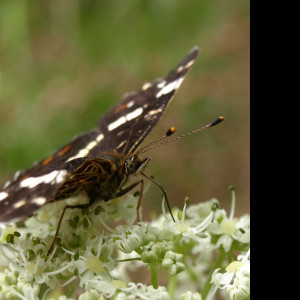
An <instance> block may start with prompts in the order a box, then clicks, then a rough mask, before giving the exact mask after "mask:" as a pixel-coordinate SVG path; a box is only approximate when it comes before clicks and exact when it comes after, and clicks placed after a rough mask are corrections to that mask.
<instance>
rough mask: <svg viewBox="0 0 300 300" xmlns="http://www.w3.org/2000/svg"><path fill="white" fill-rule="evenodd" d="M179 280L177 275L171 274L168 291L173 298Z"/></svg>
mask: <svg viewBox="0 0 300 300" xmlns="http://www.w3.org/2000/svg"><path fill="white" fill-rule="evenodd" d="M177 281H178V280H177V277H176V276H170V280H169V285H168V293H169V295H170V298H171V299H174V295H175V291H176V286H177Z"/></svg>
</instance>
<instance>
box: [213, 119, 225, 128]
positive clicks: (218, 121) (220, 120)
mask: <svg viewBox="0 0 300 300" xmlns="http://www.w3.org/2000/svg"><path fill="white" fill-rule="evenodd" d="M224 120H225V118H224V117H219V118H217V119H216V120H214V121H213V122H211V123H210V127H212V126H215V125H217V124H219V123H221V122H222V121H224Z"/></svg>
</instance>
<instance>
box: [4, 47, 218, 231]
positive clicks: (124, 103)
mask: <svg viewBox="0 0 300 300" xmlns="http://www.w3.org/2000/svg"><path fill="white" fill-rule="evenodd" d="M198 55H199V48H198V47H197V46H196V47H194V48H192V49H191V50H190V51H189V52H188V54H187V55H186V57H184V58H183V59H182V60H181V62H180V63H179V64H178V66H177V67H176V68H175V69H173V70H172V71H171V72H170V73H169V74H168V75H167V76H166V77H164V78H160V79H156V80H154V81H152V82H146V83H145V84H144V85H143V86H142V87H141V88H140V89H139V90H138V91H135V92H129V93H126V94H125V95H124V96H123V97H122V99H121V101H120V103H119V104H117V105H116V106H115V107H113V108H112V109H111V110H110V111H108V112H107V113H106V114H105V115H104V116H103V117H102V118H100V120H99V121H98V125H97V127H96V128H93V129H91V130H90V131H88V132H86V133H84V134H81V135H78V136H76V137H75V138H73V140H71V141H70V142H69V143H68V144H66V145H65V146H63V147H62V148H60V149H58V150H57V151H56V152H54V153H53V155H51V156H50V157H47V158H46V159H43V160H41V161H39V162H38V163H36V164H35V165H33V166H32V167H31V168H29V169H27V170H24V171H21V172H18V173H16V174H15V177H14V180H13V181H12V182H10V183H9V184H7V185H6V186H5V188H4V189H3V190H1V191H0V223H7V222H15V221H18V220H21V219H24V218H26V217H27V216H29V215H31V214H33V213H34V212H35V211H36V210H37V209H39V208H40V207H42V206H44V205H46V204H47V203H51V202H55V201H59V200H63V199H66V198H69V197H71V196H75V195H77V194H79V193H85V194H86V195H87V197H88V199H89V200H88V202H87V203H85V204H78V205H72V206H71V205H66V206H65V208H64V210H63V212H62V215H61V217H60V219H59V223H58V228H59V226H60V224H61V222H62V218H63V214H64V212H65V210H66V209H68V208H85V207H89V206H90V205H92V204H93V203H95V202H96V201H98V200H104V201H109V200H110V199H114V198H116V197H119V196H122V195H124V194H125V193H127V192H129V191H130V190H132V189H133V188H134V187H136V186H137V185H140V192H141V193H140V198H139V201H138V207H137V211H138V209H139V206H140V202H141V201H140V200H141V197H142V192H143V182H144V181H143V179H139V180H136V181H135V182H134V183H132V184H128V182H129V178H130V177H132V176H137V175H142V176H144V177H146V178H148V179H149V180H151V181H153V182H155V181H154V179H152V178H151V177H149V176H148V175H146V174H145V173H144V171H145V169H146V167H147V165H148V164H149V161H150V158H149V157H146V158H140V154H141V153H143V152H146V150H148V149H149V148H151V144H149V145H148V146H146V147H144V148H139V147H140V145H141V143H142V142H143V141H144V139H145V138H146V137H147V136H148V135H149V133H150V132H151V131H152V129H153V128H154V127H155V126H156V124H157V122H158V121H159V120H160V118H161V117H162V115H163V113H164V112H165V110H166V108H167V106H168V105H169V103H170V101H171V100H172V98H173V96H174V95H175V93H176V91H177V90H178V88H179V87H180V85H181V84H182V82H183V80H184V78H185V77H186V75H187V73H188V72H189V70H190V69H191V67H192V66H193V65H194V63H195V61H196V59H197V57H198ZM220 120H221V119H219V121H220ZM219 121H217V122H215V123H218V122H219ZM215 123H211V124H210V125H211V126H213V125H215ZM167 135H169V134H167ZM155 183H156V184H158V183H157V182H155ZM158 186H159V187H160V188H161V190H162V192H163V193H164V195H165V197H166V193H165V191H164V190H163V188H162V187H161V186H160V185H159V184H158ZM57 234H58V231H57ZM57 234H56V235H57Z"/></svg>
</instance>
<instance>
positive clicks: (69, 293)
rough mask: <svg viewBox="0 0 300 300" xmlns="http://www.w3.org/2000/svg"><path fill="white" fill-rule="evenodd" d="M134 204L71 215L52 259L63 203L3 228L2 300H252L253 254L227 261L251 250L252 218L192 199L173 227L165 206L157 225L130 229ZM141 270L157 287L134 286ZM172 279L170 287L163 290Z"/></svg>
mask: <svg viewBox="0 0 300 300" xmlns="http://www.w3.org/2000/svg"><path fill="white" fill-rule="evenodd" d="M68 201H69V202H71V203H73V202H75V201H76V200H75V199H69V200H68ZM163 201H164V200H163ZM134 203H136V198H135V197H133V196H126V197H125V199H115V200H113V201H109V202H107V203H100V204H99V203H97V207H96V208H93V207H91V208H89V210H88V211H80V210H75V209H74V210H70V211H67V212H66V214H65V219H64V220H63V222H62V225H61V230H60V236H59V238H60V240H59V241H58V244H57V245H56V246H55V248H54V250H53V252H52V253H51V255H50V256H47V251H48V249H49V246H50V244H51V242H52V237H53V234H54V232H55V229H56V224H57V221H58V220H57V218H58V216H59V212H60V211H61V209H62V207H63V206H64V205H65V204H64V203H63V202H62V203H58V204H56V205H55V206H52V207H51V205H47V206H45V207H44V208H42V209H40V210H39V211H38V213H37V215H36V216H34V217H31V218H28V219H27V220H26V221H25V222H24V223H23V224H22V226H17V224H8V225H7V226H2V227H0V299H2V298H4V299H22V300H25V299H26V300H28V299H29V300H38V299H48V298H47V297H48V296H49V297H50V298H51V299H52V295H55V297H56V298H57V299H59V300H71V299H74V298H72V297H73V296H74V295H78V299H79V300H94V299H112V300H116V299H117V300H122V299H129V300H130V299H180V300H185V299H191V300H202V299H203V300H204V299H209V297H210V296H211V295H213V293H214V292H215V291H216V290H217V289H218V288H220V289H223V290H225V291H226V292H227V293H228V294H229V295H230V297H231V299H244V298H243V297H248V296H249V295H250V268H249V255H250V254H249V253H250V252H248V253H247V254H246V255H245V256H241V255H240V256H238V257H237V259H236V260H235V261H231V262H230V263H229V260H228V259H232V257H233V256H234V253H236V251H239V252H240V253H243V251H244V249H245V248H246V247H247V248H249V232H250V229H249V220H250V217H249V216H242V217H241V218H234V213H233V211H234V209H232V212H231V213H230V215H229V217H227V216H226V212H225V211H224V210H222V209H219V207H218V201H217V200H216V199H212V200H211V201H208V202H205V203H200V204H197V205H188V199H186V200H185V202H184V206H183V209H182V210H177V213H174V216H175V222H174V221H173V220H171V219H170V218H169V217H168V215H167V213H166V211H165V210H164V206H163V213H162V215H161V216H159V217H158V218H157V219H156V220H153V221H152V222H150V223H147V222H140V223H139V224H137V225H132V222H133V220H134V218H135V217H134V216H135V215H136V206H135V205H133V204H134ZM233 206H234V205H233ZM129 215H131V216H130V217H128V216H129ZM122 216H126V220H125V221H124V222H122V224H123V225H117V226H116V225H115V223H114V222H115V221H117V222H119V224H120V218H121V217H122ZM127 217H128V218H127ZM216 237H217V239H216ZM228 241H229V242H228ZM234 241H235V242H237V244H236V245H235V248H234V251H235V252H234V253H233V252H232V250H231V248H232V247H231V245H232V243H233V242H234ZM220 247H224V249H225V250H226V251H224V258H223V260H222V261H221V262H220V265H215V266H216V269H215V270H214V272H211V273H212V276H211V277H209V276H208V275H207V274H209V271H210V267H211V266H212V265H213V264H214V257H215V252H216V251H218V249H219V248H220ZM224 264H226V268H224V271H223V272H221V270H222V267H223V265H224ZM140 271H142V272H143V273H145V272H149V274H150V278H151V284H149V285H146V283H145V282H143V278H146V277H147V276H144V275H143V276H140V278H141V280H140V282H138V280H137V281H136V282H134V281H133V278H136V279H137V278H139V277H137V276H133V275H134V274H136V272H140ZM161 271H163V272H161ZM168 281H169V283H168V285H166V286H163V285H162V284H160V282H168ZM210 285H213V289H211V292H210V294H209V295H207V294H205V286H210ZM79 291H80V292H79ZM50 298H49V299H50Z"/></svg>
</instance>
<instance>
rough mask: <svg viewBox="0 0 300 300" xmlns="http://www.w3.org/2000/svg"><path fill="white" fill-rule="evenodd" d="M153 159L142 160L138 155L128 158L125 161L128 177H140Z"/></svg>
mask: <svg viewBox="0 0 300 300" xmlns="http://www.w3.org/2000/svg"><path fill="white" fill-rule="evenodd" d="M150 160H151V157H146V158H143V159H140V158H139V157H138V156H137V155H134V156H131V157H128V158H127V159H126V160H125V171H126V174H127V175H130V174H134V175H139V174H140V173H141V172H143V171H144V170H145V168H146V167H147V165H148V163H149V161H150Z"/></svg>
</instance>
